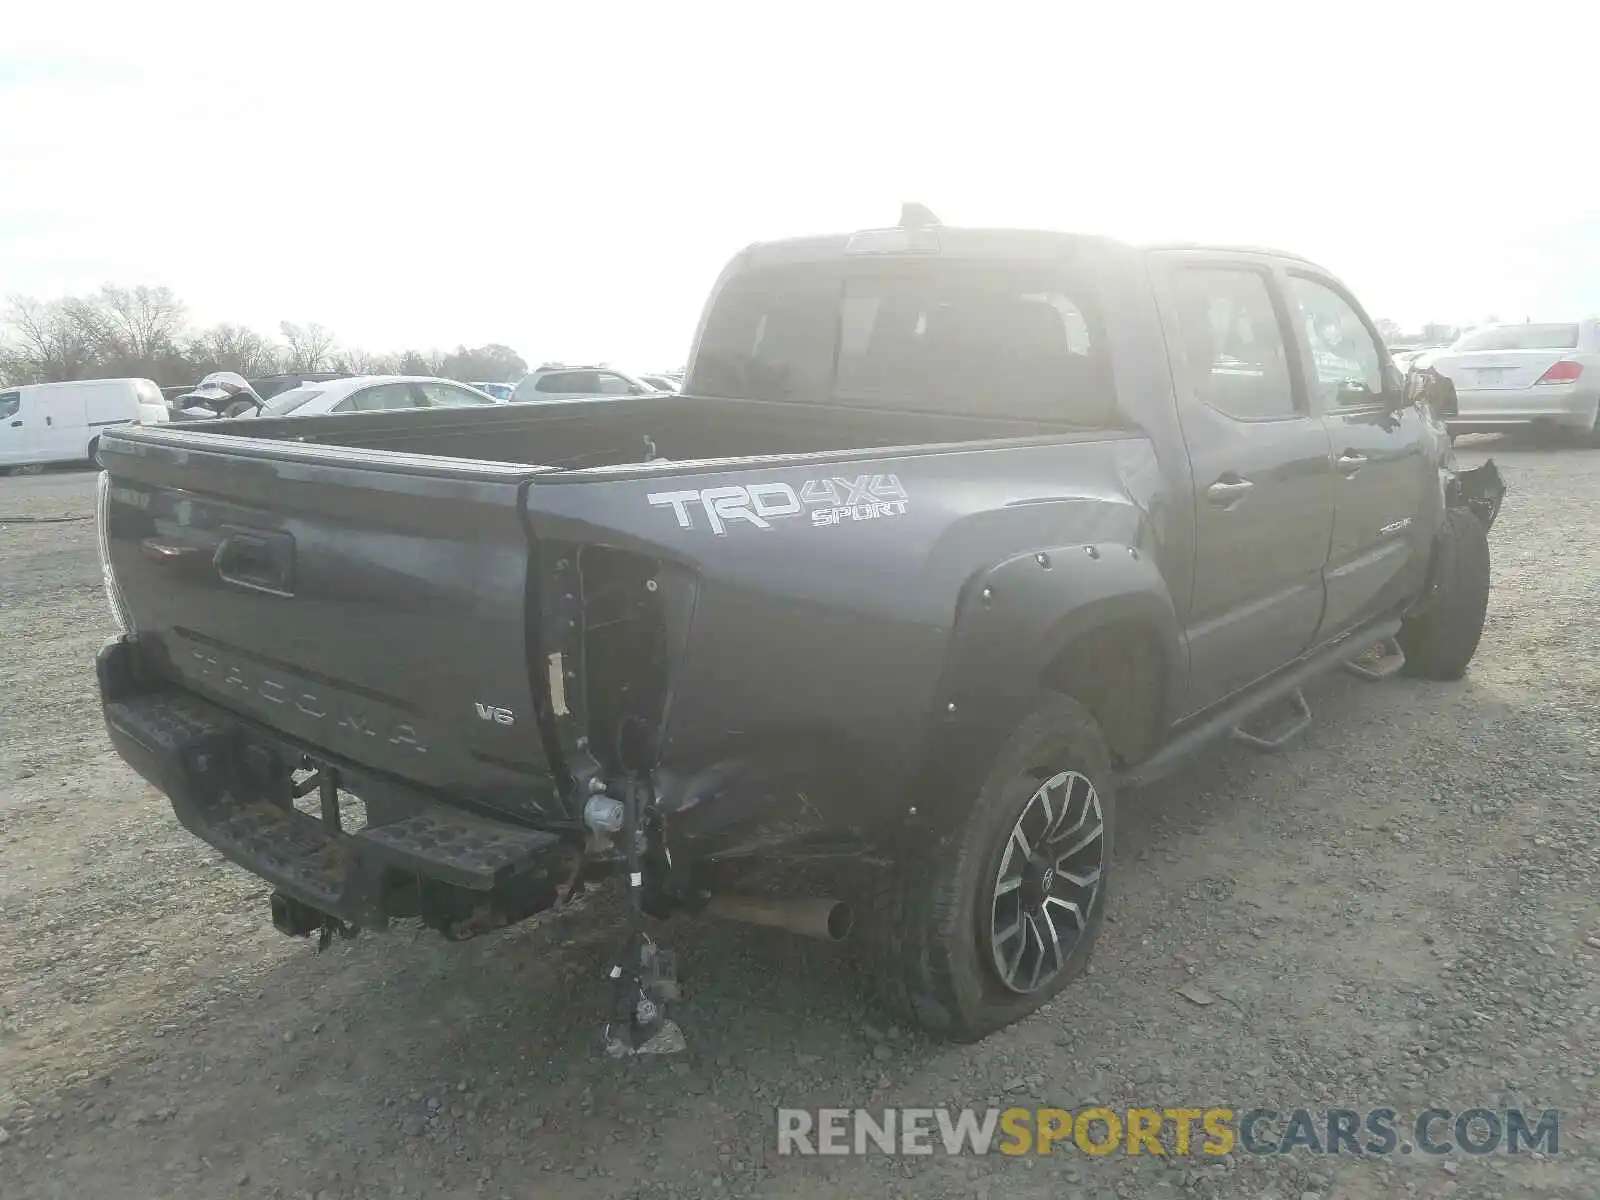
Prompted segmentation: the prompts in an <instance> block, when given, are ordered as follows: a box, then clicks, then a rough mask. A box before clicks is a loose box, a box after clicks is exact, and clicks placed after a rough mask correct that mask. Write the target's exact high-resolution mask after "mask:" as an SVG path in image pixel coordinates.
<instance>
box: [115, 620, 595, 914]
mask: <svg viewBox="0 0 1600 1200" xmlns="http://www.w3.org/2000/svg"><path fill="white" fill-rule="evenodd" d="M96 670H97V674H98V677H99V684H100V694H101V704H102V708H103V710H104V713H105V721H106V730H107V732H108V733H109V734H110V737H111V742H112V745H113V746H114V747H115V748H116V750H117V753H118V754H120V755H121V756H122V758H123V759H124V760H125V761H126V762H127V763H128V764H129V765H130V766H131V767H133V769H134V770H135V771H137V772H138V773H139V774H140V775H141V776H143V777H144V778H145V779H146V780H147V781H149V782H150V783H151V784H153V785H154V786H155V787H157V788H159V789H160V790H161V791H162V792H163V793H165V794H166V796H167V798H168V799H169V800H170V801H171V803H172V809H173V812H174V813H175V814H176V815H177V817H178V820H179V821H180V822H181V823H182V824H183V826H184V828H186V829H188V830H189V831H190V832H191V833H193V834H195V836H197V837H199V838H200V839H201V840H202V841H204V842H206V843H208V844H209V845H211V846H213V847H215V848H216V849H217V850H218V851H220V852H221V853H222V855H223V856H224V857H225V858H227V859H228V860H229V861H231V862H234V863H237V864H238V865H239V866H241V867H244V868H245V869H246V870H248V871H251V872H252V873H254V874H256V875H258V876H260V877H261V878H262V879H264V880H266V881H267V882H268V883H270V884H272V885H273V886H274V888H276V889H277V891H278V893H279V895H278V896H276V897H274V902H273V915H274V920H275V923H277V924H278V925H279V928H282V929H284V930H285V932H293V933H306V932H310V930H309V929H308V928H302V927H301V926H304V925H307V924H308V923H310V921H311V918H312V917H317V916H326V917H330V918H333V919H334V920H335V921H337V922H340V923H343V924H344V925H346V926H350V927H368V928H381V927H382V926H383V925H384V924H386V922H387V920H388V919H389V918H390V917H399V916H417V917H421V918H422V920H423V921H424V922H425V923H426V924H429V925H432V926H434V927H435V928H438V929H440V930H441V931H442V932H444V933H445V934H446V935H447V936H451V937H457V938H459V937H469V936H472V934H474V933H478V932H483V931H484V930H485V929H488V928H493V927H495V926H497V925H504V924H509V923H510V922H511V921H514V920H520V919H521V918H522V917H525V916H528V915H531V914H532V913H533V912H537V911H539V910H540V909H542V908H547V907H549V906H550V905H551V904H552V903H554V901H555V899H556V895H557V881H558V880H559V879H560V878H561V875H562V872H563V868H564V865H565V862H566V859H567V856H568V855H567V850H566V846H565V843H564V842H563V841H562V840H561V839H560V838H559V837H558V836H557V835H556V834H554V833H550V832H546V831H542V830H535V829H529V828H526V827H524V826H521V825H514V824H511V823H509V822H503V821H496V820H492V819H488V818H485V817H481V816H478V815H476V814H474V813H469V812H465V811H462V810H460V809H457V808H454V807H451V806H449V805H444V804H440V803H438V802H437V801H435V800H433V799H432V798H431V797H428V796H426V795H423V794H420V793H415V792H410V791H408V790H407V789H404V788H402V787H397V786H396V785H395V784H393V783H392V782H391V781H387V780H377V779H375V778H366V777H363V775H362V774H361V772H360V771H359V769H358V768H353V767H352V766H351V765H349V764H342V763H341V764H333V763H328V762H325V761H322V760H319V759H318V756H317V753H316V751H315V750H313V749H312V748H310V747H305V746H301V745H298V744H296V743H293V742H290V741H288V740H286V739H284V738H282V737H281V736H280V735H278V734H276V733H274V732H272V731H271V730H269V729H266V728H264V727H262V726H258V725H256V724H254V723H253V722H249V721H246V720H244V719H242V718H240V717H238V716H237V715H235V714H234V713H232V712H229V711H228V710H226V709H224V708H221V707H220V706H218V705H215V704H212V703H210V702H209V701H207V700H205V699H204V698H202V697H200V696H198V695H196V694H194V693H192V692H187V691H183V690H181V689H176V688H170V687H160V686H154V687H150V686H144V682H143V681H142V680H141V675H140V671H139V668H138V662H137V649H136V643H135V641H134V640H133V639H132V638H130V637H126V636H125V637H122V638H118V639H116V640H114V641H112V642H110V643H108V644H107V645H106V646H105V647H104V648H103V649H102V650H101V652H100V654H99V656H98V658H97V660H96ZM308 760H309V762H310V763H312V764H314V765H315V766H316V767H317V768H318V769H319V770H323V771H330V772H336V776H330V777H337V778H338V779H339V786H341V787H342V788H346V789H348V790H349V791H350V792H351V793H354V794H355V795H358V796H362V795H364V794H371V795H377V794H379V793H380V792H381V794H382V795H383V797H384V801H383V805H382V808H381V810H380V812H381V816H380V818H379V819H380V820H381V823H378V824H369V825H368V826H367V827H366V828H364V829H361V830H359V831H356V832H348V833H347V832H345V831H344V830H343V829H341V828H336V827H334V826H333V825H332V824H330V823H328V822H325V821H323V820H321V819H319V818H318V817H317V816H313V815H310V814H309V813H305V812H301V811H300V810H299V809H297V808H296V807H295V806H294V803H293V793H292V791H291V790H290V785H289V779H290V773H291V771H292V770H293V769H294V768H295V767H296V766H299V765H302V764H304V763H306V762H307V761H308ZM373 811H374V810H373V806H372V805H370V804H369V814H371V813H372V812H373ZM285 898H287V901H292V903H289V902H286V900H285ZM307 910H310V911H309V912H308V911H307Z"/></svg>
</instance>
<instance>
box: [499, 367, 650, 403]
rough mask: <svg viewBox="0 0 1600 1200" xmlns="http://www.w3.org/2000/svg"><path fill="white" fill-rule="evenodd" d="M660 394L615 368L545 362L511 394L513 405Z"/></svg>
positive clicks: (642, 381) (634, 376) (646, 384)
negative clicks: (596, 397) (591, 397)
mask: <svg viewBox="0 0 1600 1200" xmlns="http://www.w3.org/2000/svg"><path fill="white" fill-rule="evenodd" d="M659 391H661V389H660V388H658V387H654V386H652V385H651V384H648V383H646V382H645V381H644V380H643V379H640V378H639V377H638V376H637V375H630V374H628V372H626V371H619V370H617V368H615V367H575V366H567V365H565V364H555V363H547V364H545V365H544V366H542V367H540V368H539V369H538V370H536V371H532V372H530V373H529V374H527V375H525V376H523V378H522V381H521V382H520V383H518V384H517V386H516V390H515V391H514V392H513V393H512V395H511V402H512V403H513V404H527V403H530V402H532V401H538V400H576V399H581V398H586V397H590V396H645V395H650V394H653V393H656V392H659Z"/></svg>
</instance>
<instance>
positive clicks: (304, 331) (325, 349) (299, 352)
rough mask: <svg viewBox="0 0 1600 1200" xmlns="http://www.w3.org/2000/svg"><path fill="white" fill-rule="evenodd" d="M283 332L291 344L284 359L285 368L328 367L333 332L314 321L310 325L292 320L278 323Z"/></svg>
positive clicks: (319, 369) (321, 368) (320, 368)
mask: <svg viewBox="0 0 1600 1200" xmlns="http://www.w3.org/2000/svg"><path fill="white" fill-rule="evenodd" d="M278 329H279V331H280V332H282V334H283V340H284V341H285V342H287V343H288V344H289V353H288V355H287V356H286V358H285V361H284V364H283V365H284V368H285V369H286V370H289V371H325V370H327V369H328V356H329V353H330V352H331V351H332V350H333V342H334V338H333V333H332V332H331V331H330V330H328V329H325V328H324V327H323V326H321V325H318V324H317V323H316V322H314V321H313V322H312V323H311V324H309V325H296V324H294V323H293V322H291V321H283V322H281V323H280V324H279V325H278Z"/></svg>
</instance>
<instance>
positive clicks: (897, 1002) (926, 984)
mask: <svg viewBox="0 0 1600 1200" xmlns="http://www.w3.org/2000/svg"><path fill="white" fill-rule="evenodd" d="M1068 772H1071V773H1075V774H1076V775H1077V776H1079V777H1081V778H1082V779H1084V780H1086V781H1087V783H1088V785H1090V787H1091V788H1092V793H1093V795H1094V796H1097V797H1098V800H1099V812H1100V819H1101V826H1102V835H1101V836H1102V839H1103V841H1102V845H1101V848H1100V851H1099V854H1100V868H1099V875H1098V887H1097V888H1096V889H1095V891H1094V893H1093V895H1092V896H1091V898H1090V899H1089V901H1088V903H1087V904H1086V905H1085V907H1087V909H1088V913H1087V919H1086V920H1085V921H1084V922H1083V924H1082V928H1081V932H1078V933H1077V934H1076V936H1075V939H1074V940H1073V941H1072V943H1071V946H1070V949H1067V950H1064V951H1062V952H1061V953H1060V955H1059V957H1057V958H1056V959H1055V960H1054V964H1053V970H1054V973H1053V974H1052V975H1051V976H1050V978H1049V979H1048V981H1047V982H1044V983H1043V984H1042V985H1041V986H1039V987H1038V988H1037V990H1031V991H1027V992H1025V993H1019V992H1017V991H1015V990H1013V989H1011V988H1008V987H1007V986H1006V984H1005V983H1004V982H1003V981H1002V978H1001V972H1000V969H999V967H998V966H997V965H996V963H995V961H994V958H993V954H994V953H995V952H994V951H992V950H991V946H990V935H991V932H992V930H991V924H990V922H991V921H993V920H994V905H995V904H996V900H995V896H994V892H995V889H996V887H997V886H998V885H997V882H996V881H997V876H998V873H999V871H1000V869H1001V863H1002V859H1003V858H1004V856H1005V853H1006V849H1007V846H1008V845H1009V844H1010V843H1011V839H1012V836H1013V833H1012V831H1013V828H1014V827H1015V826H1016V824H1017V822H1018V820H1019V818H1020V817H1021V814H1022V813H1023V812H1024V810H1025V809H1027V808H1028V806H1029V805H1030V803H1032V802H1033V799H1034V797H1035V795H1036V793H1038V792H1040V791H1041V790H1042V789H1041V784H1042V783H1043V782H1044V781H1045V780H1047V779H1055V778H1058V777H1059V776H1060V775H1061V774H1063V773H1068ZM1066 786H1068V787H1071V786H1074V784H1072V783H1069V784H1068V785H1066ZM1079 786H1080V787H1081V785H1079ZM1078 795H1079V796H1080V797H1083V796H1084V795H1085V793H1083V792H1082V791H1081V790H1080V791H1079V792H1078ZM1065 802H1066V803H1068V804H1070V803H1072V802H1073V801H1072V800H1071V797H1070V795H1069V796H1068V798H1067V800H1066V801H1065ZM1048 807H1049V805H1048V803H1047V804H1046V810H1047V811H1048ZM1036 811H1037V810H1036ZM1084 811H1085V812H1088V811H1089V810H1088V809H1087V807H1086V808H1085V810H1084ZM1115 812H1116V797H1115V795H1114V793H1113V784H1112V777H1111V756H1110V754H1109V752H1108V751H1107V749H1106V744H1105V740H1104V738H1103V737H1102V736H1101V733H1100V727H1099V725H1098V724H1097V723H1096V722H1095V720H1094V718H1093V717H1092V716H1090V715H1089V712H1088V710H1086V709H1085V708H1084V707H1083V706H1082V705H1080V704H1079V703H1078V702H1077V701H1075V700H1073V699H1071V698H1070V697H1067V696H1057V697H1052V698H1051V699H1049V700H1048V701H1047V702H1045V703H1044V704H1042V705H1041V706H1040V707H1039V708H1038V709H1036V710H1035V711H1034V712H1033V713H1032V714H1031V715H1030V716H1029V717H1028V718H1027V719H1026V720H1024V721H1023V722H1022V723H1021V725H1019V726H1018V728H1017V730H1016V732H1015V733H1013V734H1012V736H1011V737H1010V738H1009V739H1008V740H1007V741H1006V743H1005V745H1004V746H1003V747H1002V748H1001V750H1000V752H999V754H997V755H996V756H995V760H994V763H993V765H992V767H991V769H990V771H989V773H988V775H987V777H986V778H985V780H984V783H983V786H982V787H981V789H980V790H979V793H978V797H977V800H976V802H975V803H973V804H972V805H971V806H970V807H968V808H966V809H965V810H964V811H962V812H961V813H959V814H958V815H956V816H954V817H952V818H951V819H950V820H949V821H948V822H946V827H945V828H943V829H941V830H937V831H934V832H933V833H930V834H929V835H928V836H927V837H926V839H925V840H923V841H921V842H918V843H916V844H915V845H914V846H913V847H911V848H910V850H909V852H907V853H905V854H903V855H902V856H901V859H900V862H899V864H898V865H897V866H896V867H894V868H892V869H886V870H883V871H882V872H881V873H879V874H877V875H876V876H875V877H874V885H875V886H874V888H873V892H874V894H873V895H872V896H871V898H870V900H869V905H870V907H869V909H868V914H867V915H868V920H867V928H866V931H865V932H866V935H867V936H866V946H865V949H866V952H867V953H868V955H870V961H869V962H868V963H867V964H866V965H867V968H868V969H869V970H870V971H871V972H872V974H873V977H874V981H875V983H876V984H877V986H878V991H879V994H880V995H881V996H882V998H883V1001H884V1003H885V1004H886V1005H887V1007H889V1008H890V1009H891V1010H892V1011H893V1012H894V1013H895V1014H896V1015H897V1016H899V1017H900V1018H901V1019H903V1020H905V1021H907V1022H909V1023H910V1024H912V1025H914V1026H916V1027H917V1028H919V1029H921V1030H922V1031H924V1032H925V1033H928V1034H931V1035H933V1036H935V1037H940V1038H947V1039H949V1040H951V1041H958V1042H971V1041H977V1040H978V1039H980V1038H982V1037H985V1036H986V1035H988V1034H990V1033H993V1032H994V1031H995V1030H997V1029H1000V1028H1003V1027H1004V1026H1006V1025H1010V1024H1011V1023H1012V1022H1014V1021H1017V1020H1020V1019H1021V1018H1022V1017H1025V1016H1027V1015H1028V1014H1029V1013H1031V1012H1033V1011H1034V1010H1036V1009H1038V1008H1039V1007H1041V1006H1042V1005H1043V1004H1044V1003H1045V1002H1046V1001H1048V1000H1049V999H1050V998H1051V997H1052V996H1054V995H1055V994H1056V993H1057V992H1059V991H1060V990H1061V989H1062V988H1063V987H1065V986H1066V985H1067V984H1068V983H1070V982H1071V981H1072V980H1073V979H1074V978H1076V977H1077V976H1078V975H1080V974H1082V972H1083V970H1084V968H1085V967H1086V966H1087V965H1088V961H1089V956H1090V954H1091V952H1092V951H1093V949H1094V943H1095V940H1096V939H1097V938H1098V936H1099V933H1100V928H1101V925H1102V924H1103V923H1104V920H1105V910H1106V902H1107V899H1108V896H1109V890H1108V889H1109V884H1110V866H1111V852H1112V846H1113V830H1114V827H1115ZM1084 828H1085V829H1087V828H1089V827H1088V826H1085V827H1084ZM1058 845H1059V843H1058ZM1056 865H1057V866H1059V863H1057V864H1056ZM1053 876H1054V872H1053V871H1052V872H1051V873H1050V874H1049V875H1047V876H1046V877H1045V878H1046V880H1047V881H1048V880H1049V879H1051V878H1053ZM1068 878H1070V876H1068ZM1055 911H1057V912H1060V910H1059V909H1057V910H1055ZM1018 924H1019V926H1020V924H1021V919H1020V917H1019V920H1018ZM1034 931H1035V933H1038V929H1037V926H1036V927H1035V930H1034ZM1021 937H1022V940H1023V946H1024V949H1025V950H1026V949H1027V947H1028V946H1029V940H1028V934H1027V933H1023V934H1022V935H1021ZM1038 945H1039V952H1040V954H1041V955H1044V954H1046V953H1047V951H1046V947H1045V946H1044V940H1043V936H1042V934H1041V935H1039V941H1038ZM1057 964H1059V965H1057Z"/></svg>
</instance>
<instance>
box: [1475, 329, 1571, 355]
mask: <svg viewBox="0 0 1600 1200" xmlns="http://www.w3.org/2000/svg"><path fill="white" fill-rule="evenodd" d="M1577 346H1578V327H1577V325H1576V324H1573V325H1497V326H1495V327H1494V328H1492V329H1480V330H1478V331H1477V332H1476V333H1469V334H1467V336H1466V337H1464V338H1462V339H1461V340H1460V341H1459V342H1457V343H1456V344H1455V345H1454V346H1453V347H1451V348H1452V349H1454V350H1575V349H1577Z"/></svg>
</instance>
